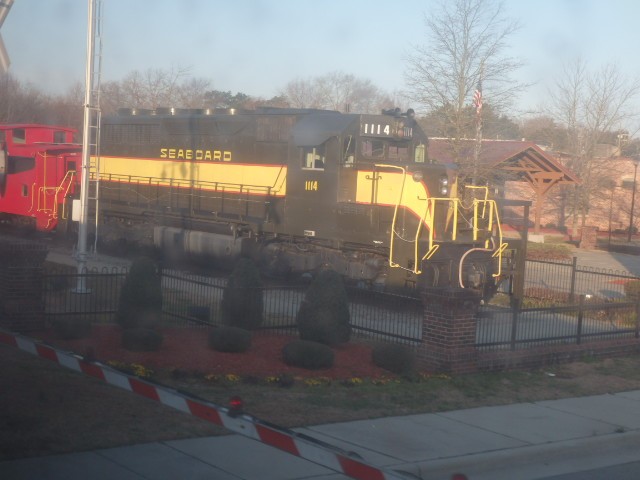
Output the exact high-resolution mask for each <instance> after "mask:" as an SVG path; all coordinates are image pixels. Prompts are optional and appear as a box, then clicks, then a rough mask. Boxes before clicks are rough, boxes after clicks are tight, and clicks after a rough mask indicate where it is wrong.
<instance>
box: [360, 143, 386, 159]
mask: <svg viewBox="0 0 640 480" xmlns="http://www.w3.org/2000/svg"><path fill="white" fill-rule="evenodd" d="M362 155H364V156H365V157H370V158H383V157H384V142H383V141H382V140H363V141H362Z"/></svg>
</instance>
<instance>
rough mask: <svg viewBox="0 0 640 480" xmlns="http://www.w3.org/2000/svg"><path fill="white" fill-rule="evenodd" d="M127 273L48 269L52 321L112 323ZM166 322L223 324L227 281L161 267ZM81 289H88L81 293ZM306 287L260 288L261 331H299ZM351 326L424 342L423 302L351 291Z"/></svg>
mask: <svg viewBox="0 0 640 480" xmlns="http://www.w3.org/2000/svg"><path fill="white" fill-rule="evenodd" d="M126 275H127V271H126V269H121V270H116V269H112V270H107V269H105V270H101V271H97V270H92V271H87V272H85V273H83V274H78V273H77V272H75V271H72V270H66V271H49V272H47V273H45V275H44V279H43V285H44V287H43V296H44V304H45V315H46V317H47V319H48V320H50V321H51V320H54V319H55V318H59V317H64V316H78V315H82V316H84V317H85V318H87V319H88V320H90V321H91V322H92V323H112V322H114V319H115V314H116V312H117V309H118V301H119V298H120V291H121V289H122V287H123V284H124V280H125V278H126ZM161 278H162V283H161V284H162V293H163V305H162V309H163V318H164V321H165V322H166V324H167V325H171V326H185V327H187V326H188V327H193V328H197V327H211V326H219V325H222V312H221V303H222V297H223V294H224V289H225V286H226V282H227V280H226V278H222V277H208V276H204V275H196V274H190V273H185V272H179V271H175V270H169V269H162V270H161ZM77 285H84V286H85V288H84V289H82V290H83V291H80V289H78V288H77ZM306 289H307V286H306V285H270V286H266V287H262V288H261V289H260V290H261V291H262V299H263V309H264V310H263V318H264V321H263V324H262V326H261V329H262V330H273V331H277V332H283V333H295V332H296V331H297V330H296V329H297V327H296V315H297V312H298V310H299V308H300V304H301V303H302V301H303V300H304V296H305V292H306ZM347 292H348V298H349V310H350V313H351V326H352V330H353V332H354V333H355V334H356V335H360V336H365V337H367V338H372V339H387V340H393V341H397V342H401V343H419V342H420V341H421V338H422V302H421V301H420V300H419V299H417V298H413V297H406V296H401V295H392V294H388V293H382V292H376V291H368V290H362V289H358V288H348V289H347Z"/></svg>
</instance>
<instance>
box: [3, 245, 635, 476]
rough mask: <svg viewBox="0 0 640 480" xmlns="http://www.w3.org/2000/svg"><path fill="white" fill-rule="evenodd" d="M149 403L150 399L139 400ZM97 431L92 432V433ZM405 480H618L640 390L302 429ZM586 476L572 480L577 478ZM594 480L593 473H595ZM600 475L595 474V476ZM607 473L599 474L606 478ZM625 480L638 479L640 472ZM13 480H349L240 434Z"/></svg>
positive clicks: (68, 460) (73, 457) (631, 452)
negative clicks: (457, 477)
mask: <svg viewBox="0 0 640 480" xmlns="http://www.w3.org/2000/svg"><path fill="white" fill-rule="evenodd" d="M576 254H577V255H578V257H579V260H580V263H581V264H583V265H590V266H593V267H598V268H607V269H616V270H627V271H629V272H632V273H634V274H636V275H638V274H640V257H633V256H630V255H622V254H611V255H610V254H606V253H603V252H597V251H593V252H589V251H586V252H585V251H576ZM141 401H144V400H141ZM89 428H90V427H89ZM296 431H297V432H300V433H304V434H306V435H308V436H310V437H313V438H316V439H318V440H320V441H323V442H326V443H328V444H330V445H334V446H336V447H339V448H342V449H344V450H347V451H350V452H354V454H356V455H357V456H358V457H359V458H361V459H362V460H363V461H365V462H367V463H369V464H371V465H374V466H377V467H380V468H384V469H385V470H387V471H389V470H396V471H403V472H407V478H421V479H425V480H449V479H450V478H451V476H452V474H454V473H456V472H463V473H465V474H466V475H467V476H468V478H469V479H471V480H489V479H491V480H502V479H504V480H506V479H510V480H511V479H519V480H528V479H543V478H549V479H550V478H554V479H558V480H559V479H569V478H571V479H573V478H589V479H595V478H610V477H608V475H605V474H603V473H601V472H602V471H601V470H598V469H606V468H608V467H611V466H615V465H623V464H628V465H635V464H637V462H638V461H639V460H640V457H639V455H638V452H639V451H640V390H638V391H630V392H623V393H618V394H606V395H598V396H592V397H581V398H568V399H561V400H549V401H541V402H535V403H521V404H514V405H505V406H496V407H480V408H473V409H467V410H459V411H451V412H441V413H432V414H419V415H411V416H403V417H388V418H381V419H374V420H360V421H355V422H347V423H337V424H329V425H318V426H311V427H305V428H301V429H296ZM358 457H356V458H358ZM580 471H582V472H584V473H583V474H581V475H582V476H571V473H572V472H580ZM588 472H591V473H588ZM594 472H595V473H594ZM598 472H600V473H598ZM616 473H617V475H616V477H615V478H617V479H618V480H630V479H631V478H637V469H636V470H635V471H633V472H632V473H630V475H633V476H625V474H624V473H620V472H616ZM0 478H6V479H15V480H23V479H24V480H31V479H39V480H56V479H65V480H76V479H77V480H79V479H87V478H90V479H94V480H101V479H105V480H106V479H114V478H118V479H122V480H143V479H159V480H164V479H176V478H185V479H205V478H206V479H219V480H311V479H315V480H341V479H346V478H347V477H346V476H344V475H342V474H337V473H335V472H332V471H331V470H329V469H328V468H326V467H322V466H318V465H316V464H314V463H311V462H309V461H307V460H303V459H301V458H298V457H295V456H292V455H289V454H287V453H283V452H281V451H279V450H275V449H273V448H271V447H268V446H266V445H264V444H261V443H259V442H258V441H255V440H251V439H249V438H246V437H243V436H240V435H228V436H223V437H220V436H217V437H207V438H198V439H187V440H176V441H165V442H156V443H150V444H142V445H133V446H125V447H117V448H110V449H104V450H96V451H90V452H79V453H71V454H65V455H52V456H47V457H37V458H28V459H20V460H13V461H5V462H0Z"/></svg>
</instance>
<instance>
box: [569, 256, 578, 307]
mask: <svg viewBox="0 0 640 480" xmlns="http://www.w3.org/2000/svg"><path fill="white" fill-rule="evenodd" d="M577 269H578V257H573V261H572V262H571V287H570V289H569V302H571V303H573V301H574V298H575V293H576V270H577Z"/></svg>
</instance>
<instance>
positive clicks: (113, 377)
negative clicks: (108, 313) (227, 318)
mask: <svg viewBox="0 0 640 480" xmlns="http://www.w3.org/2000/svg"><path fill="white" fill-rule="evenodd" d="M0 343H3V344H6V345H9V346H12V347H16V348H18V349H20V350H22V351H24V352H27V353H30V354H32V355H36V356H38V357H40V358H44V359H46V360H49V361H52V362H54V363H57V364H59V365H61V366H63V367H66V368H69V369H71V370H75V371H76V372H79V373H83V374H85V375H89V376H91V377H94V378H97V379H99V380H102V381H103V382H106V383H108V384H109V385H113V386H114V387H118V388H121V389H123V390H127V391H129V392H131V393H135V394H137V395H141V396H143V397H146V398H148V399H150V400H155V401H156V402H160V403H161V404H163V405H166V406H168V407H171V408H174V409H176V410H180V411H181V412H184V413H187V414H190V415H193V416H195V417H198V418H201V419H203V420H206V421H208V422H210V423H213V424H215V425H218V426H220V427H224V428H226V429H227V430H230V431H232V432H234V433H238V434H240V435H243V436H245V437H248V438H251V439H253V440H256V441H258V442H262V443H264V444H266V445H269V446H271V447H274V448H277V449H279V450H282V451H284V452H287V453H290V454H291V455H295V456H297V457H300V458H303V459H305V460H308V461H310V462H313V463H315V464H317V465H321V466H323V467H326V468H328V469H330V470H333V471H335V472H339V473H342V474H344V475H346V476H348V477H351V478H355V479H358V480H403V479H404V480H406V478H407V476H405V475H404V474H403V473H401V472H395V471H388V470H383V469H381V468H379V467H375V466H372V465H369V464H367V463H365V462H364V461H362V460H360V459H357V458H354V457H353V455H352V454H350V453H349V452H346V451H344V450H342V449H340V448H338V447H335V446H333V445H331V444H328V443H326V442H322V441H320V440H317V439H314V438H313V437H310V436H308V435H305V434H302V433H297V432H295V431H293V430H290V429H287V428H283V427H279V426H277V425H274V424H271V423H269V422H266V421H264V420H260V419H258V418H256V417H253V416H252V415H248V414H245V413H242V412H241V411H236V409H234V408H232V407H224V406H221V405H216V404H215V403H212V402H209V401H206V400H203V399H200V398H197V397H195V396H192V395H190V394H188V393H185V392H180V391H178V390H175V389H172V388H170V387H166V386H163V385H159V384H156V383H153V382H150V381H147V380H142V379H140V378H139V377H136V376H135V375H129V374H127V373H124V372H121V371H119V370H116V369H114V368H111V367H110V366H108V365H103V364H101V363H100V362H89V361H87V360H85V359H83V358H82V357H81V356H79V355H76V354H74V353H72V352H65V351H62V350H59V349H56V348H54V347H52V346H50V345H46V344H44V343H42V342H38V341H36V340H33V339H31V338H29V337H26V336H24V335H20V334H16V333H13V332H9V331H6V330H3V329H0ZM414 478H416V477H414Z"/></svg>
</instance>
